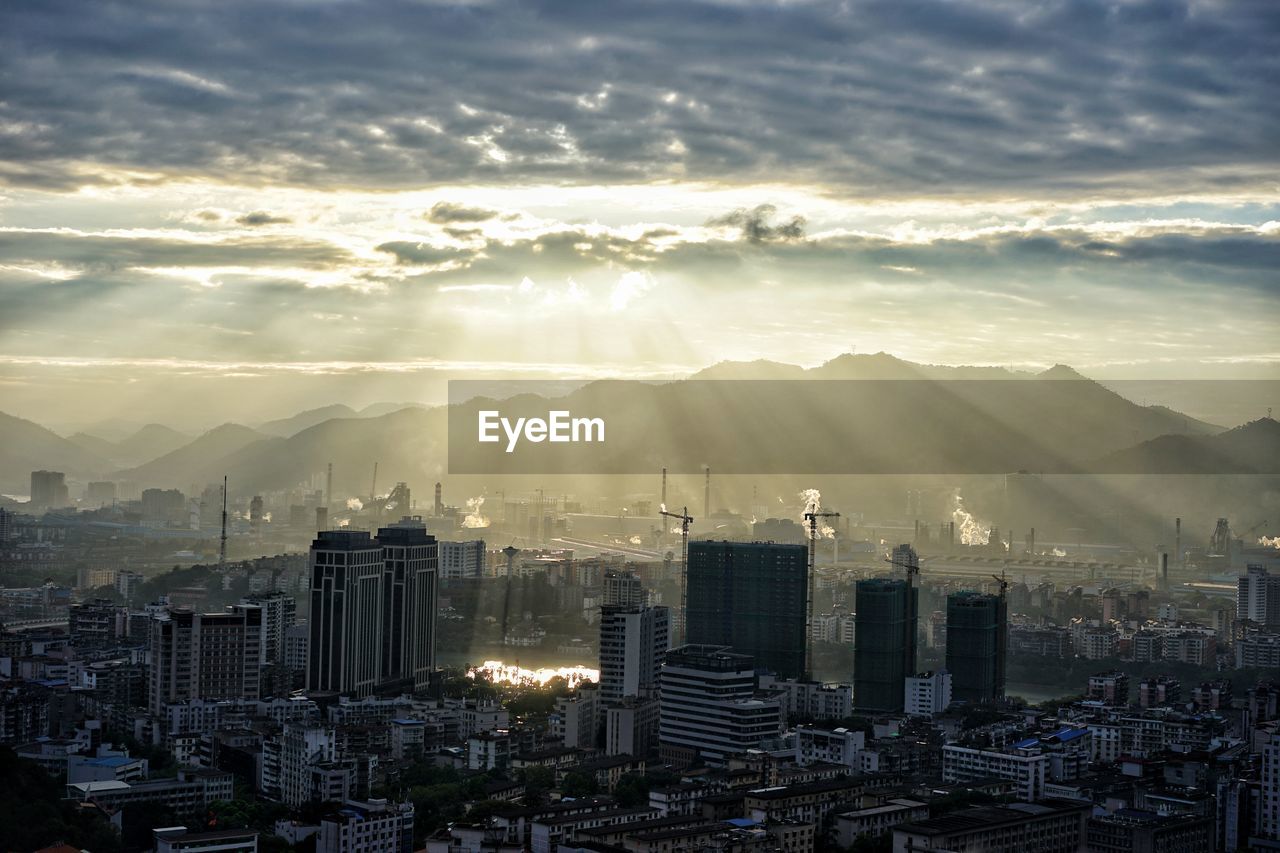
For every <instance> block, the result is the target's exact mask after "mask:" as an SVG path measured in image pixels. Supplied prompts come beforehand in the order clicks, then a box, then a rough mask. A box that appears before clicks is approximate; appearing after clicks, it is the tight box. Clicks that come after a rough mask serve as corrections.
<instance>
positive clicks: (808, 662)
mask: <svg viewBox="0 0 1280 853" xmlns="http://www.w3.org/2000/svg"><path fill="white" fill-rule="evenodd" d="M814 503H815V506H814V507H813V509H812V510H810V511H809V512H806V513H805V514H804V520H805V521H807V522H808V523H809V576H808V578H807V580H806V583H805V591H806V593H807V597H806V598H807V600H806V601H805V607H804V624H805V633H806V634H807V636H806V637H805V642H804V676H805V678H806V679H812V678H813V588H814V587H815V586H816V585H817V579H816V578H815V577H814V561H815V560H816V559H817V553H818V519H820V518H839V517H840V513H838V512H824V511H822V510H820V509H818V507H817V506H816V503H817V502H816V501H815V502H814Z"/></svg>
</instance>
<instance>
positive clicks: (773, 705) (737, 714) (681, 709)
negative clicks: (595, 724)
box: [658, 645, 782, 765]
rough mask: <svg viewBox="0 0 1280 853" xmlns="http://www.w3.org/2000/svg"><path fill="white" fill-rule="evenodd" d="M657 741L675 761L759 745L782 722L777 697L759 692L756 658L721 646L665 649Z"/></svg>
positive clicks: (716, 757) (717, 758) (715, 757)
mask: <svg viewBox="0 0 1280 853" xmlns="http://www.w3.org/2000/svg"><path fill="white" fill-rule="evenodd" d="M660 685H661V687H660V703H659V705H660V712H659V726H658V731H659V740H660V742H661V748H662V750H663V752H664V755H665V756H666V757H667V758H668V759H670V760H671V761H673V762H674V763H686V764H687V763H689V762H692V761H694V760H697V759H699V758H700V759H702V760H704V761H706V762H707V763H708V764H718V765H722V764H724V763H725V762H726V761H727V759H728V757H729V756H731V755H736V754H738V753H742V752H746V751H747V750H749V749H755V748H758V747H759V746H760V744H761V742H763V741H765V740H767V739H769V738H773V737H776V736H777V734H778V732H779V730H780V728H781V725H782V707H781V704H780V703H779V701H778V698H777V696H772V697H767V698H762V697H760V696H758V695H757V694H756V677H755V661H754V660H752V659H751V656H750V655H741V654H735V653H733V652H732V651H731V650H729V649H728V648H725V647H723V646H719V647H717V646H697V645H689V646H682V647H680V648H678V649H672V650H671V651H669V652H667V658H666V662H665V663H664V664H663V666H662V676H661V678H660Z"/></svg>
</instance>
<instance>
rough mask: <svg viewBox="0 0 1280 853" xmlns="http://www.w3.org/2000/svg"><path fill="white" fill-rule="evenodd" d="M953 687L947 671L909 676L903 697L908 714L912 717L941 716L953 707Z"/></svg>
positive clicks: (941, 670) (940, 670)
mask: <svg viewBox="0 0 1280 853" xmlns="http://www.w3.org/2000/svg"><path fill="white" fill-rule="evenodd" d="M951 685H952V682H951V673H949V672H947V671H946V670H945V669H939V670H935V671H934V672H922V673H920V674H919V675H912V676H909V677H908V678H907V686H906V694H905V695H904V696H903V701H904V704H905V708H904V710H905V712H906V714H907V715H908V716H911V717H932V716H933V715H934V714H941V713H942V712H943V711H945V710H947V708H948V706H950V705H951V699H952V695H951V690H952V686H951Z"/></svg>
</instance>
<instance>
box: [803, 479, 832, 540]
mask: <svg viewBox="0 0 1280 853" xmlns="http://www.w3.org/2000/svg"><path fill="white" fill-rule="evenodd" d="M800 499H801V500H802V501H804V512H803V513H801V515H800V522H801V523H802V524H803V525H804V526H805V529H806V530H807V529H808V527H809V520H808V519H807V518H805V517H804V515H805V513H810V512H821V511H822V492H820V491H818V490H817V489H805V490H804V491H803V492H801V493H800ZM818 536H820V537H821V538H823V539H835V538H836V531H835V528H833V527H832V526H831V525H829V524H827V520H826V519H825V518H820V519H818Z"/></svg>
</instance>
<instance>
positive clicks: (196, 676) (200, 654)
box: [148, 605, 262, 715]
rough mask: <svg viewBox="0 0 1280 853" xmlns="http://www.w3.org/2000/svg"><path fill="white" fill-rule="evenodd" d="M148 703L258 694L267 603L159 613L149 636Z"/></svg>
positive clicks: (158, 705)
mask: <svg viewBox="0 0 1280 853" xmlns="http://www.w3.org/2000/svg"><path fill="white" fill-rule="evenodd" d="M148 648H149V651H150V656H151V661H150V672H149V680H148V690H149V694H148V708H149V710H150V711H151V713H153V714H156V715H160V714H162V713H163V711H164V707H165V705H167V704H168V703H171V702H181V701H184V700H188V699H257V698H258V696H259V684H260V679H261V665H260V661H261V657H262V609H261V608H258V607H254V606H246V605H235V606H233V607H231V608H229V609H228V610H227V611H226V612H224V613H194V612H192V611H190V610H172V611H165V612H161V613H158V614H155V615H154V616H153V617H152V619H151V623H150V635H149V638H148Z"/></svg>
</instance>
